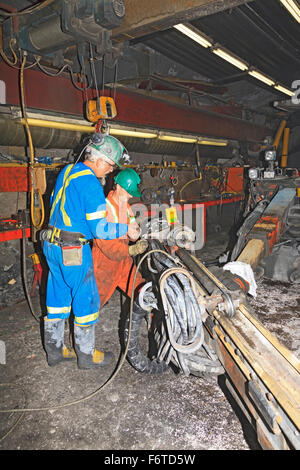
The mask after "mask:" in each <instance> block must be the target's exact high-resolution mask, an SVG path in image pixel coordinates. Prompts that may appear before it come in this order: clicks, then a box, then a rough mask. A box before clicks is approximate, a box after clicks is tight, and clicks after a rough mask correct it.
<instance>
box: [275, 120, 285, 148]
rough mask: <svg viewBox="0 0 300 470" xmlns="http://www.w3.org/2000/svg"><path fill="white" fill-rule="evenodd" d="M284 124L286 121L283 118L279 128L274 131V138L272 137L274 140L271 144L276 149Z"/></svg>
mask: <svg viewBox="0 0 300 470" xmlns="http://www.w3.org/2000/svg"><path fill="white" fill-rule="evenodd" d="M285 126H286V121H285V120H283V121H281V124H280V126H279V129H278V131H277V133H276V136H275V139H274V142H273V146H274V147H275V148H276V149H277V148H278V145H279V142H280V139H281V136H282V133H283V130H284V128H285Z"/></svg>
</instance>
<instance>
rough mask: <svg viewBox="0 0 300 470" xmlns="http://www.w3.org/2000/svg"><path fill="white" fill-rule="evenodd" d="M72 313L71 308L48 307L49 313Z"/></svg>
mask: <svg viewBox="0 0 300 470" xmlns="http://www.w3.org/2000/svg"><path fill="white" fill-rule="evenodd" d="M70 311H71V307H48V306H47V312H48V313H69V312H70Z"/></svg>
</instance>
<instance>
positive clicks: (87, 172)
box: [61, 170, 93, 227]
mask: <svg viewBox="0 0 300 470" xmlns="http://www.w3.org/2000/svg"><path fill="white" fill-rule="evenodd" d="M91 174H93V173H92V172H91V170H83V171H79V172H78V173H75V174H74V175H70V176H69V177H68V181H67V182H66V186H65V189H66V188H67V187H68V186H69V184H70V181H71V180H73V179H75V178H79V176H85V175H91ZM65 202H66V191H64V194H63V196H62V200H61V212H62V216H63V221H64V224H65V225H66V226H69V227H71V226H72V224H71V219H70V217H69V216H68V214H67V213H66V211H65Z"/></svg>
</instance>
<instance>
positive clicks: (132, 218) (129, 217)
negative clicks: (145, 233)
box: [127, 209, 136, 224]
mask: <svg viewBox="0 0 300 470" xmlns="http://www.w3.org/2000/svg"><path fill="white" fill-rule="evenodd" d="M127 217H128V219H129V223H130V224H133V223H134V222H136V220H135V216H134V215H130V212H129V209H127Z"/></svg>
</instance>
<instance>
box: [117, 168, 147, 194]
mask: <svg viewBox="0 0 300 470" xmlns="http://www.w3.org/2000/svg"><path fill="white" fill-rule="evenodd" d="M115 182H116V183H117V184H119V185H120V186H121V187H122V188H123V189H125V191H127V192H128V193H129V194H130V195H131V196H134V197H140V196H141V193H140V191H139V188H138V185H139V183H140V182H141V178H140V177H139V175H138V174H137V172H136V171H134V170H132V169H131V168H126V169H125V170H122V171H120V173H118V174H117V176H115Z"/></svg>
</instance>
